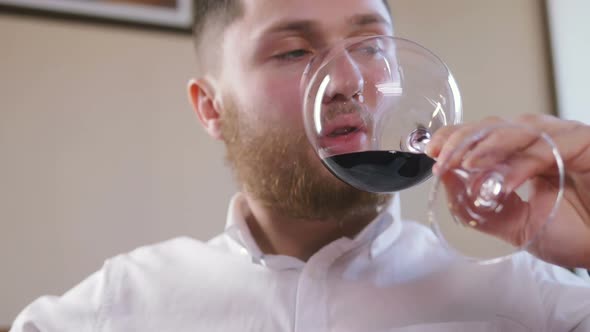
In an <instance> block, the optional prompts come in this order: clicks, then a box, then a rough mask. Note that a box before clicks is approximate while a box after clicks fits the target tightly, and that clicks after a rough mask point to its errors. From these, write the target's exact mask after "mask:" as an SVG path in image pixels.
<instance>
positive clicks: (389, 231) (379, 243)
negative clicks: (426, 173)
mask: <svg viewBox="0 0 590 332" xmlns="http://www.w3.org/2000/svg"><path fill="white" fill-rule="evenodd" d="M247 204H248V203H247V202H246V198H245V197H244V194H242V193H237V194H235V195H234V196H233V197H232V199H231V201H230V204H229V210H228V214H227V220H226V225H225V233H226V235H227V236H229V237H230V239H231V240H233V241H234V243H235V244H236V246H235V248H234V249H235V252H237V253H240V254H242V255H248V256H250V257H251V258H252V261H253V262H254V263H258V264H262V265H266V264H265V255H264V253H263V252H262V251H261V250H260V247H259V246H258V244H257V243H256V241H255V240H254V238H253V237H252V233H251V232H250V229H249V228H248V224H247V223H246V214H247V213H248V205H247ZM400 210H401V208H400V197H399V194H397V193H396V194H395V195H394V197H393V199H392V201H391V203H390V204H389V205H388V206H387V207H386V208H385V209H384V211H383V212H382V213H380V214H379V216H377V218H375V220H373V221H372V222H371V223H370V224H369V225H367V227H365V228H364V229H363V230H362V231H361V232H360V233H359V234H357V235H356V236H355V237H354V238H353V239H351V245H352V246H357V245H363V244H370V255H371V258H374V257H376V256H378V255H379V254H381V253H382V252H383V251H384V250H385V249H387V248H388V247H389V246H391V244H393V242H394V241H395V240H397V238H398V237H399V235H400V234H401V229H402V222H401V213H400ZM297 261H299V260H297ZM299 262H300V261H299ZM291 263H293V262H291ZM291 263H288V264H287V265H289V266H291V265H299V264H295V263H293V264H291Z"/></svg>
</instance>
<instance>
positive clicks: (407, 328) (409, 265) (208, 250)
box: [12, 195, 590, 332]
mask: <svg viewBox="0 0 590 332" xmlns="http://www.w3.org/2000/svg"><path fill="white" fill-rule="evenodd" d="M245 204H246V203H245V199H244V198H243V197H242V196H240V195H237V196H236V197H235V198H234V199H233V200H232V202H231V205H230V210H229V214H228V221H227V227H226V230H225V232H224V233H223V234H222V235H220V236H218V237H216V238H215V239H213V240H211V241H209V242H208V243H202V242H199V241H196V240H194V239H190V238H178V239H174V240H171V241H168V242H164V243H161V244H157V245H153V246H148V247H143V248H139V249H137V250H135V251H133V252H131V253H128V254H125V255H121V256H118V257H115V258H112V259H110V260H108V261H107V262H106V263H105V265H104V267H103V268H102V269H101V270H100V271H98V272H97V273H95V274H94V275H92V276H91V277H89V278H88V279H87V280H85V281H84V282H82V283H81V284H80V285H78V286H77V287H75V288H73V289H72V290H70V291H69V292H67V293H66V294H65V295H63V296H62V297H42V298H40V299H39V300H37V301H35V302H33V303H32V304H31V305H30V306H29V307H27V308H26V309H25V310H24V311H23V312H22V313H21V314H20V315H19V316H18V318H17V319H16V321H15V323H14V326H13V329H12V331H15V332H20V331H27V332H33V331H42V332H53V331H56V332H57V331H60V332H65V331H72V332H85V331H112V332H123V331H124V332H129V331H142V332H147V331H159V332H162V331H174V332H184V331H186V332H188V331H191V332H193V331H207V332H213V331H220V332H229V331H252V332H254V331H256V332H262V331H268V332H277V331H295V332H313V331H322V332H323V331H339V332H340V331H343V332H344V331H363V332H377V331H384V332H385V331H390V332H394V331H395V332H398V331H404V332H417V331H420V332H424V331H437V332H440V331H443V332H444V331H453V332H458V331H469V332H480V331H481V332H484V331H534V332H541V331H547V332H560V331H590V283H587V282H586V281H584V280H582V279H581V278H578V277H576V276H575V275H574V274H572V273H570V272H569V271H566V270H564V269H562V268H559V267H556V266H552V265H549V264H547V263H544V262H542V261H539V260H537V259H535V258H533V257H532V256H530V255H529V254H527V253H522V254H518V255H516V256H515V257H514V258H513V259H511V260H507V261H504V262H502V263H498V264H493V265H484V266H482V265H476V264H473V263H468V262H466V261H463V260H461V259H460V258H456V257H453V256H452V255H451V254H449V253H448V252H447V251H446V250H445V249H443V248H442V247H441V244H440V243H439V242H438V241H437V239H436V238H435V237H434V235H433V234H432V233H431V232H430V231H429V230H428V229H427V228H425V227H424V226H422V225H420V224H417V223H413V222H407V221H404V222H402V221H401V219H400V216H399V200H397V199H396V200H394V203H393V204H392V205H391V207H390V208H389V209H388V211H387V212H386V213H383V214H382V215H381V216H380V217H378V218H377V219H376V220H374V221H373V222H372V223H371V224H370V225H369V226H367V227H366V228H365V229H364V230H363V231H362V232H361V233H360V234H359V235H358V236H356V237H355V238H353V239H349V238H341V239H339V240H336V241H334V242H332V243H330V244H329V245H327V246H325V247H324V248H322V249H321V250H320V251H318V252H317V253H316V254H315V255H313V256H312V257H311V258H310V259H309V260H308V261H307V262H303V261H300V260H298V259H296V258H293V257H286V256H280V255H265V254H264V253H262V252H261V251H260V249H259V248H258V246H257V245H256V243H255V241H254V239H253V238H252V236H251V234H250V232H249V230H248V228H247V226H246V222H245V220H244V213H243V212H244V209H245V208H246V206H245Z"/></svg>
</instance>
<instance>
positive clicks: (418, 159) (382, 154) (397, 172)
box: [323, 151, 435, 193]
mask: <svg viewBox="0 0 590 332" xmlns="http://www.w3.org/2000/svg"><path fill="white" fill-rule="evenodd" d="M323 162H324V164H325V165H326V166H327V167H328V169H329V170H330V171H331V172H332V173H333V174H334V175H335V176H336V177H337V178H339V179H340V180H342V181H344V182H346V183H348V184H350V185H351V186H353V187H355V188H357V189H360V190H364V191H370V192H376V193H384V192H395V191H400V190H403V189H406V188H409V187H412V186H414V185H416V184H418V183H420V182H422V181H424V180H426V179H428V178H429V177H430V175H431V174H432V172H431V170H432V165H434V162H435V161H434V160H433V159H431V158H430V157H428V156H427V155H425V154H422V153H409V152H399V151H363V152H355V153H347V154H341V155H336V156H332V157H329V158H326V159H324V160H323Z"/></svg>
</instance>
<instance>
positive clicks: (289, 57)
mask: <svg viewBox="0 0 590 332" xmlns="http://www.w3.org/2000/svg"><path fill="white" fill-rule="evenodd" d="M309 54H311V52H310V51H308V50H305V49H298V50H293V51H289V52H285V53H281V54H278V55H275V56H273V58H275V59H277V60H279V61H297V60H300V59H302V58H304V57H305V56H307V55H309Z"/></svg>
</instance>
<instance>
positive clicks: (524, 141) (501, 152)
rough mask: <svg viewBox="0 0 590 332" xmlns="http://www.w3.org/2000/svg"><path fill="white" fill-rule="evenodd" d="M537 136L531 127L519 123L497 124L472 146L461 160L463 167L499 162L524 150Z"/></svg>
mask: <svg viewBox="0 0 590 332" xmlns="http://www.w3.org/2000/svg"><path fill="white" fill-rule="evenodd" d="M538 138H539V133H538V132H537V131H536V130H534V129H533V128H527V127H522V126H520V125H518V126H516V125H507V126H498V127H496V128H492V129H490V133H489V134H488V135H486V136H485V138H483V139H482V140H481V141H479V142H478V143H477V144H476V145H474V146H473V148H472V149H471V151H469V153H467V154H466V155H465V157H464V160H463V162H462V167H463V168H465V169H474V168H486V167H489V166H492V165H495V164H499V163H502V162H504V161H505V160H506V159H508V158H509V157H510V156H511V155H513V154H515V153H518V152H520V151H523V150H525V149H526V148H527V147H529V146H531V145H532V144H534V143H535V142H536V141H537V139H538Z"/></svg>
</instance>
